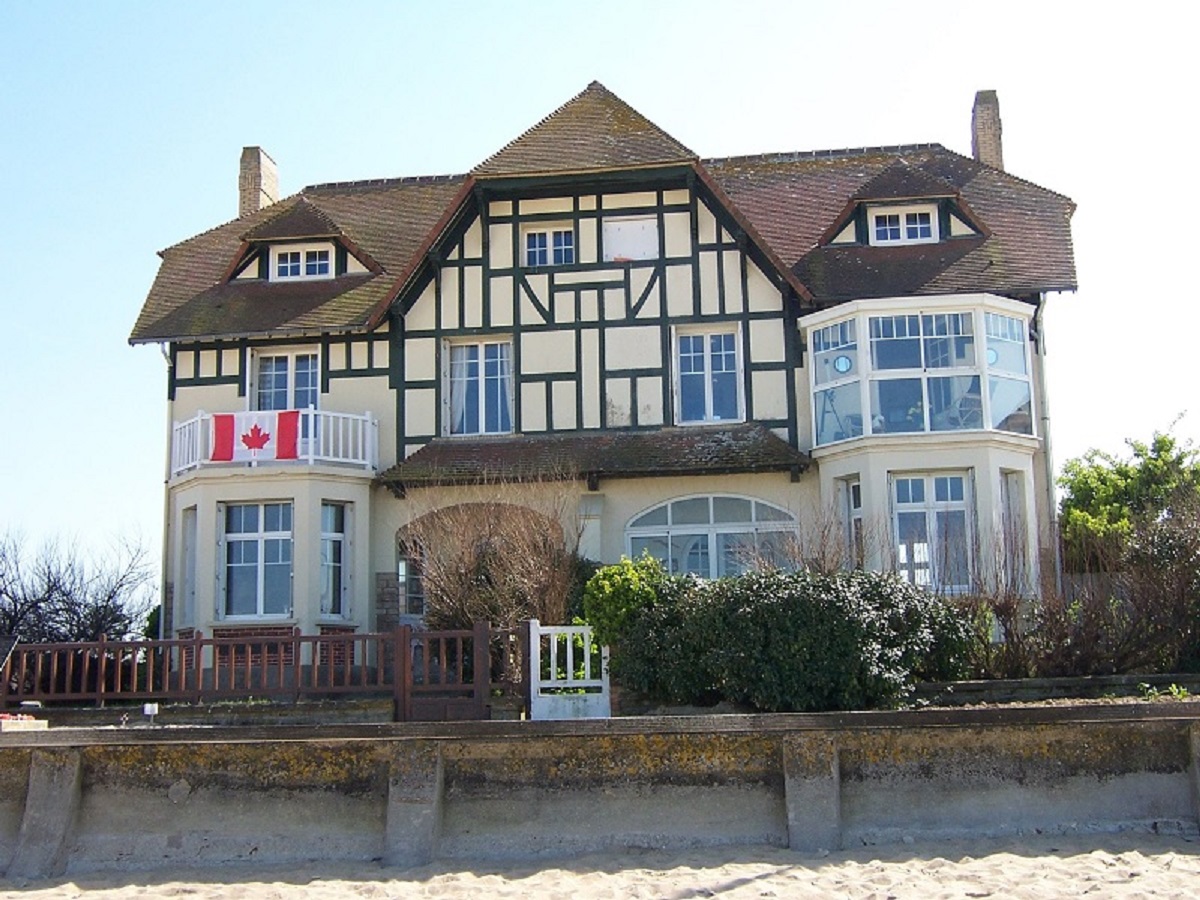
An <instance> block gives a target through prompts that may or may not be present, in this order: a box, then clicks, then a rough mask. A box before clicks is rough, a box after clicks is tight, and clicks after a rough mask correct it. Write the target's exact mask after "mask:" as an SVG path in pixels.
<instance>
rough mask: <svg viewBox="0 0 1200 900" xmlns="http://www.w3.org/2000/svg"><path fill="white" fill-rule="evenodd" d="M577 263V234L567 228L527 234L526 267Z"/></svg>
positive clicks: (528, 232)
mask: <svg viewBox="0 0 1200 900" xmlns="http://www.w3.org/2000/svg"><path fill="white" fill-rule="evenodd" d="M573 262H575V232H573V231H571V230H570V229H566V228H561V229H560V228H553V229H547V230H544V231H527V232H525V265H527V266H546V265H550V264H554V265H556V266H568V265H570V264H571V263H573Z"/></svg>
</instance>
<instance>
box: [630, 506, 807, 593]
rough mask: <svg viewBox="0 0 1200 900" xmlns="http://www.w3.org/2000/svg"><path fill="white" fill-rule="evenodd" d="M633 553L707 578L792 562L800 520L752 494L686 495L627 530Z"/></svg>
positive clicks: (636, 520)
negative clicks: (752, 497)
mask: <svg viewBox="0 0 1200 900" xmlns="http://www.w3.org/2000/svg"><path fill="white" fill-rule="evenodd" d="M625 539H626V542H627V545H628V548H629V556H630V557H631V558H632V559H637V558H638V557H639V556H641V555H642V554H643V553H649V554H650V555H651V556H653V557H654V558H655V559H657V560H659V561H660V562H661V563H662V564H663V567H664V568H666V569H667V571H669V572H672V573H674V574H685V573H689V574H692V575H699V576H701V577H702V578H721V577H723V576H725V575H736V574H738V573H740V572H745V571H747V570H749V569H753V568H756V567H761V566H775V567H784V566H787V565H788V564H789V562H791V561H792V557H794V555H795V554H794V552H793V551H794V548H795V542H796V518H795V516H793V515H792V514H791V513H790V512H788V511H787V510H786V509H780V508H779V507H777V506H772V505H771V504H769V503H764V502H762V501H761V500H752V499H750V498H747V497H729V496H711V497H686V498H682V499H679V500H672V501H670V502H668V503H663V504H661V505H659V506H655V507H653V508H652V509H649V510H647V511H646V512H643V513H641V514H640V515H638V516H637V517H635V518H634V519H632V520H631V521H630V523H629V525H628V527H627V528H626V530H625Z"/></svg>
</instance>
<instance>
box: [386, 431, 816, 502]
mask: <svg viewBox="0 0 1200 900" xmlns="http://www.w3.org/2000/svg"><path fill="white" fill-rule="evenodd" d="M808 464H809V458H808V456H807V455H806V454H804V453H801V452H800V451H798V450H796V449H795V448H793V447H792V446H790V445H789V444H788V442H787V441H785V440H783V439H782V438H780V437H779V436H778V435H776V434H775V433H773V432H772V431H770V430H768V429H767V428H765V427H763V426H762V425H759V424H757V423H754V422H748V423H745V424H742V425H732V426H731V425H719V426H717V425H712V426H698V427H688V428H664V429H661V430H656V431H574V432H569V433H564V434H532V435H512V436H505V437H482V438H476V439H466V438H439V439H436V440H434V441H432V442H430V443H428V444H426V445H425V446H424V447H422V448H421V449H420V450H418V451H417V452H416V453H414V454H413V455H412V456H410V457H409V458H408V459H406V460H404V461H403V462H401V463H398V464H397V465H395V466H393V467H392V468H390V469H388V470H387V471H386V472H384V473H383V474H382V475H380V476H379V480H380V481H381V482H383V483H384V484H388V485H391V486H393V487H396V488H401V487H412V486H418V485H433V484H479V483H487V482H489V481H536V480H544V479H555V478H565V479H573V478H583V477H586V476H594V477H597V478H638V477H643V476H649V475H716V474H723V473H728V472H788V471H792V470H793V469H796V470H800V471H802V470H804V469H806V468H808Z"/></svg>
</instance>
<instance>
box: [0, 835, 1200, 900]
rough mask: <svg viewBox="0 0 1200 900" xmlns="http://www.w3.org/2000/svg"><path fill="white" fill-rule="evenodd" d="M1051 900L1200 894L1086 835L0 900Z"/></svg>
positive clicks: (128, 884)
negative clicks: (420, 899) (164, 899)
mask: <svg viewBox="0 0 1200 900" xmlns="http://www.w3.org/2000/svg"><path fill="white" fill-rule="evenodd" d="M718 895H719V896H726V897H735V898H736V897H797V898H809V897H813V898H815V897H852V898H863V900H866V898H872V900H887V898H896V900H902V898H920V900H938V898H963V897H970V898H978V897H997V898H1000V897H1004V898H1048V897H1077V896H1087V897H1089V898H1101V897H1177V898H1185V897H1196V896H1200V838H1197V837H1196V836H1195V835H1188V836H1167V835H1154V834H1133V833H1121V834H1094V835H1071V836H1030V837H1021V838H1012V839H1004V840H986V841H983V840H978V841H943V842H938V843H915V844H899V845H894V846H887V847H860V848H857V849H853V850H843V851H839V852H834V853H829V854H824V855H818V854H801V853H794V852H791V851H788V850H780V849H773V848H762V847H756V848H725V849H711V848H710V849H702V850H691V851H685V852H662V851H655V850H633V851H624V852H620V853H611V854H598V855H589V856H585V857H580V858H578V859H574V860H554V861H543V862H524V863H502V864H496V863H491V862H486V863H478V864H471V863H467V862H442V863H437V864H434V865H430V866H424V867H421V868H418V869H407V870H400V869H387V868H384V867H381V866H379V865H377V864H371V863H365V864H347V863H321V862H312V863H309V864H307V865H301V866H289V867H286V868H281V867H272V868H263V867H254V866H252V865H247V866H243V867H226V868H222V869H211V868H210V869H179V868H176V869H170V870H160V871H155V872H148V873H130V872H106V873H97V874H92V875H80V876H76V877H67V878H59V879H52V880H48V881H37V882H30V883H27V884H13V883H12V882H9V881H4V880H0V897H5V898H8V897H12V898H17V897H20V898H24V900H52V898H53V900H59V898H69V897H87V898H89V900H91V898H96V900H100V898H117V897H121V898H126V897H189V898H242V900H269V898H292V897H300V898H310V900H317V898H330V900H332V898H346V897H378V898H383V897H441V898H459V897H482V896H486V897H520V898H539V897H546V898H550V897H554V898H556V900H557V898H562V897H564V896H575V897H579V898H582V900H603V898H660V897H661V898H690V897H711V896H718Z"/></svg>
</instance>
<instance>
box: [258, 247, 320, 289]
mask: <svg viewBox="0 0 1200 900" xmlns="http://www.w3.org/2000/svg"><path fill="white" fill-rule="evenodd" d="M270 272H271V279H272V280H273V281H294V280H302V279H306V278H332V277H333V248H332V247H331V246H330V245H328V244H323V245H318V246H315V247H314V246H309V247H304V246H296V245H295V244H292V245H290V246H283V247H273V248H272V249H271V267H270Z"/></svg>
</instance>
